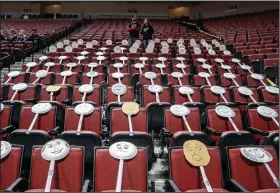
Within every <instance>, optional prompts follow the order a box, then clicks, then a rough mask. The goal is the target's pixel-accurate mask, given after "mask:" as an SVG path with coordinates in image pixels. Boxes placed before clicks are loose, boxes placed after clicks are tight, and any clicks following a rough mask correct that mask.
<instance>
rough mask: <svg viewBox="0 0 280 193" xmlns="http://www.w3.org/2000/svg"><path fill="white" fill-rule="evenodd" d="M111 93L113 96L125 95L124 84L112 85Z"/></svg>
mask: <svg viewBox="0 0 280 193" xmlns="http://www.w3.org/2000/svg"><path fill="white" fill-rule="evenodd" d="M112 92H113V94H114V95H124V94H125V93H126V86H125V85H124V84H120V83H117V84H114V85H113V86H112Z"/></svg>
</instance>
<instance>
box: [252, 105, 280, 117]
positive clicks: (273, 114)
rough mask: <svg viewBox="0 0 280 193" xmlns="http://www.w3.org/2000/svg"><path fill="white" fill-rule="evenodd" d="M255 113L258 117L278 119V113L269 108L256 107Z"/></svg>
mask: <svg viewBox="0 0 280 193" xmlns="http://www.w3.org/2000/svg"><path fill="white" fill-rule="evenodd" d="M257 111H258V113H259V114H260V115H262V116H264V117H267V118H276V117H278V113H277V112H276V111H275V110H274V109H272V108H270V107H266V106H258V108H257Z"/></svg>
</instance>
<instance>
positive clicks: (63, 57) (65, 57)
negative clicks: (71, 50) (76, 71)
mask: <svg viewBox="0 0 280 193" xmlns="http://www.w3.org/2000/svg"><path fill="white" fill-rule="evenodd" d="M67 58H68V57H67V56H59V57H58V59H59V60H65V59H67Z"/></svg>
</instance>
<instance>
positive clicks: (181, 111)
mask: <svg viewBox="0 0 280 193" xmlns="http://www.w3.org/2000/svg"><path fill="white" fill-rule="evenodd" d="M170 111H171V113H172V114H173V115H175V116H179V117H182V116H187V115H188V114H190V109H189V108H188V107H185V106H184V105H172V106H171V107H170Z"/></svg>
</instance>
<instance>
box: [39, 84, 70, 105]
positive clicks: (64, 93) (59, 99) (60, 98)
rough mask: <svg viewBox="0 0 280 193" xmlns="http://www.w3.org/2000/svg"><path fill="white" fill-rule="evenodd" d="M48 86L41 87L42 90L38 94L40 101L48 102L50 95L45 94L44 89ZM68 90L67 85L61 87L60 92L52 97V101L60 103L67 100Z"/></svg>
mask: <svg viewBox="0 0 280 193" xmlns="http://www.w3.org/2000/svg"><path fill="white" fill-rule="evenodd" d="M47 87H48V86H42V90H41V93H40V101H49V100H50V93H48V92H47V90H46V88H47ZM68 92H69V88H68V86H67V85H63V86H61V88H60V90H59V91H58V92H56V93H54V95H53V101H57V102H60V103H62V101H63V100H66V99H68V97H69V96H68Z"/></svg>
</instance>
